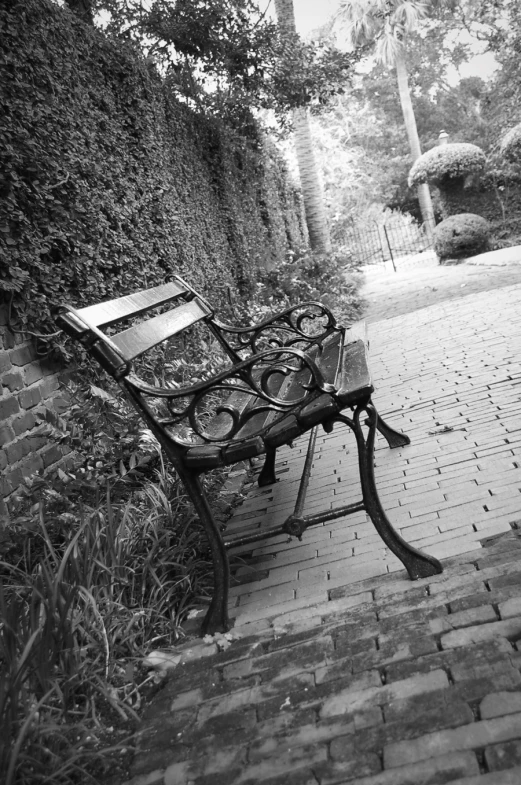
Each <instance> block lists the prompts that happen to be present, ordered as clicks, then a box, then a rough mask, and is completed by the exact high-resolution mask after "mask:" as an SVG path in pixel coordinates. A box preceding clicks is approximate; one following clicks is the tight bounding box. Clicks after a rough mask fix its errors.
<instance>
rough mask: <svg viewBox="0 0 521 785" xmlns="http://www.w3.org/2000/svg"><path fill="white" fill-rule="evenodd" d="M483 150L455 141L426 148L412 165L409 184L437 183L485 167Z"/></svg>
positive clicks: (478, 170)
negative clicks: (429, 148) (430, 148)
mask: <svg viewBox="0 0 521 785" xmlns="http://www.w3.org/2000/svg"><path fill="white" fill-rule="evenodd" d="M485 163H486V157H485V154H484V152H483V150H480V149H479V147H476V145H474V144H467V143H465V142H456V143H453V144H446V145H442V146H440V147H433V148H432V150H428V151H427V152H426V153H424V154H423V155H422V156H420V158H418V159H417V160H416V161H415V162H414V164H413V165H412V168H411V171H410V173H409V185H411V186H412V185H418V184H419V183H425V182H427V181H430V182H432V183H435V184H438V183H441V182H443V181H444V180H454V179H456V178H460V177H463V176H465V175H467V174H474V173H477V172H480V171H482V170H483V168H484V167H485Z"/></svg>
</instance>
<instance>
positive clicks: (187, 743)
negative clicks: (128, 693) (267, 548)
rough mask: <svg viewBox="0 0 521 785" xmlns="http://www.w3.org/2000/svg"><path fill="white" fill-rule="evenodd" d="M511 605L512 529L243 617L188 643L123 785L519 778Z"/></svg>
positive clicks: (520, 699) (150, 712)
mask: <svg viewBox="0 0 521 785" xmlns="http://www.w3.org/2000/svg"><path fill="white" fill-rule="evenodd" d="M520 609H521V541H520V540H519V539H518V536H517V535H516V533H514V532H510V533H507V534H505V535H500V536H499V538H496V539H495V540H493V541H492V542H489V543H488V544H486V547H483V548H482V549H481V550H479V551H474V552H473V553H471V554H466V555H464V556H458V557H457V558H454V557H453V558H452V559H449V560H447V561H446V562H445V571H444V573H443V574H442V575H439V576H435V577H433V578H428V579H423V580H420V581H417V582H415V583H413V582H411V581H409V580H407V579H405V577H404V575H400V574H390V575H387V576H385V577H383V578H379V579H378V580H377V581H374V580H372V579H366V580H364V581H358V582H356V583H353V584H352V585H351V586H349V587H344V588H341V589H340V588H339V589H337V590H334V591H333V592H331V598H330V600H329V601H328V602H324V603H322V604H320V605H314V606H310V607H308V608H302V609H300V610H299V611H298V612H292V613H287V614H285V615H283V616H279V617H278V618H272V619H271V620H269V621H268V620H264V621H263V622H262V623H259V622H257V623H256V624H250V625H246V626H244V627H242V628H240V629H239V634H240V635H242V637H239V636H237V638H236V639H234V640H233V641H232V643H231V645H230V646H229V648H227V649H225V650H221V651H219V646H218V645H217V644H216V643H204V642H197V641H196V642H194V641H193V642H191V643H188V644H184V645H183V646H182V647H179V648H178V649H176V652H175V654H176V656H175V657H174V658H173V659H172V662H171V664H172V666H174V665H175V667H172V668H171V669H170V670H169V671H167V673H168V674H169V676H167V677H165V678H164V682H163V687H162V689H161V690H160V691H159V693H158V694H157V695H156V696H155V699H154V700H153V701H152V703H151V704H150V705H149V707H148V709H147V710H146V712H145V715H144V717H143V720H142V724H141V728H140V731H139V734H138V748H137V752H136V755H135V760H134V765H133V770H132V780H131V782H132V785H256V784H257V783H262V785H341V783H345V784H346V785H347V784H349V785H442V783H448V782H450V783H452V785H519V782H521V673H520V668H521V652H520V651H519V649H518V644H517V641H520V640H521V620H520ZM247 628H248V629H247ZM178 660H181V662H178ZM165 664H168V662H166V663H165Z"/></svg>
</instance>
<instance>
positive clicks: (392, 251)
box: [345, 221, 432, 269]
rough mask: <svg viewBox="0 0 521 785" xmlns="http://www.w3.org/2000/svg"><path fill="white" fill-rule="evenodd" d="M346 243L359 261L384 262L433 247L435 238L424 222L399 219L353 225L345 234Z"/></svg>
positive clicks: (369, 262) (362, 263)
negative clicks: (427, 230) (418, 222)
mask: <svg viewBox="0 0 521 785" xmlns="http://www.w3.org/2000/svg"><path fill="white" fill-rule="evenodd" d="M345 242H346V245H347V246H348V247H349V249H350V251H351V253H352V254H353V256H354V258H355V261H357V262H358V264H361V265H366V264H380V263H383V262H387V261H391V262H392V264H393V267H394V268H395V269H396V264H395V262H396V260H397V259H398V258H399V257H402V256H408V255H411V254H416V253H420V252H421V251H426V250H428V249H430V248H432V240H431V238H430V237H429V236H428V234H427V233H426V232H425V230H424V228H423V226H421V225H420V224H417V223H414V222H411V223H402V224H400V223H397V222H395V221H389V222H386V223H383V224H378V223H376V222H375V223H374V224H372V225H371V224H369V225H364V226H360V225H358V226H356V225H353V226H352V227H351V228H350V229H349V230H348V231H347V232H346V237H345Z"/></svg>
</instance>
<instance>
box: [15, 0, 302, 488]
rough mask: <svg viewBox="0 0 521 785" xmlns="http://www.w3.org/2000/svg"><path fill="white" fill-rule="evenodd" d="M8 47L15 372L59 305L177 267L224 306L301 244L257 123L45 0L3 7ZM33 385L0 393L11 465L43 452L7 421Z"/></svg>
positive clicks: (102, 295)
mask: <svg viewBox="0 0 521 785" xmlns="http://www.w3.org/2000/svg"><path fill="white" fill-rule="evenodd" d="M0 38H1V41H2V44H1V47H0V69H1V77H0V326H1V329H0V342H1V345H0V353H1V356H2V358H3V365H2V367H4V369H5V372H6V373H8V374H12V372H13V363H12V360H13V358H11V359H10V354H11V353H13V352H16V351H19V349H20V347H22V346H23V347H24V348H27V346H28V340H29V339H30V334H29V333H33V334H34V333H52V332H53V331H54V330H55V326H54V323H53V319H52V310H53V307H54V306H55V305H57V304H59V303H60V302H63V301H69V302H72V303H73V304H78V305H87V304H89V303H91V302H95V301H97V300H101V299H108V298H111V297H114V296H117V295H119V294H125V293H127V292H129V291H132V290H134V289H136V288H142V287H144V286H151V285H154V284H156V283H160V282H163V281H164V280H165V278H166V277H167V276H168V275H169V274H170V273H172V272H175V273H178V274H180V275H182V276H183V277H185V278H186V279H187V280H188V281H189V282H191V283H192V284H193V285H194V286H195V287H196V288H199V289H202V290H203V292H204V293H206V294H207V296H208V298H209V299H210V301H211V302H212V303H213V304H215V305H216V306H218V307H219V306H221V307H222V306H225V304H226V303H227V302H228V287H229V288H230V289H231V290H232V292H234V294H235V295H237V294H239V295H240V296H247V294H248V291H249V290H250V287H251V286H252V284H253V281H254V278H255V270H256V269H257V268H258V267H259V266H265V267H272V266H275V265H276V264H277V262H278V261H279V260H281V259H282V258H283V257H284V255H285V252H286V251H287V249H288V248H290V247H293V246H297V245H299V244H300V245H301V244H303V242H304V239H305V237H304V228H303V227H304V222H303V214H302V207H301V202H300V197H299V195H298V193H297V192H296V190H295V189H294V187H293V186H292V185H291V184H290V182H289V180H288V178H287V176H286V171H285V168H284V165H283V164H282V162H281V160H280V159H279V157H278V155H277V152H276V150H275V149H274V147H273V145H271V144H270V142H269V140H267V139H266V138H265V137H264V136H263V135H262V134H261V132H259V131H257V130H255V128H254V127H253V125H252V127H251V128H250V129H249V132H248V134H247V135H243V136H241V135H239V134H237V133H235V132H234V131H232V130H231V129H228V128H226V127H224V126H223V125H222V124H221V123H220V122H219V121H217V120H214V119H208V118H205V117H202V116H200V115H197V114H196V113H194V112H192V111H190V110H189V109H188V108H187V107H186V106H183V105H180V104H179V103H177V102H176V101H175V100H174V99H172V98H171V97H170V96H169V94H168V90H167V89H166V88H165V86H164V84H163V83H162V81H161V79H160V77H159V76H158V74H157V72H156V71H155V69H154V66H153V64H152V63H150V62H147V61H146V60H145V59H144V58H143V57H142V56H141V55H140V54H139V52H138V51H136V49H135V48H134V47H133V46H132V45H131V44H129V43H120V42H115V41H111V40H109V39H107V38H106V37H105V36H104V35H103V34H102V33H100V32H99V31H97V30H95V29H93V28H91V27H88V26H86V25H84V24H83V23H82V22H81V21H80V20H79V19H78V18H77V17H75V16H74V15H73V14H72V13H70V12H69V11H68V10H67V9H66V8H61V7H59V6H57V5H54V4H53V3H51V2H49V0H24V2H23V3H20V2H18V0H4V1H3V2H2V4H1V5H0ZM2 298H3V299H2ZM7 323H8V324H7ZM9 325H10V326H11V327H12V328H13V329H9ZM16 331H20V332H16ZM59 341H60V339H59V338H58V342H59ZM54 343H56V341H54ZM6 353H7V354H6ZM28 353H30V354H31V355H32V354H34V342H33V348H32V349H30V350H29V349H28ZM7 355H9V356H7ZM14 359H16V357H14ZM35 359H36V358H35V357H33V356H31V362H34V361H35ZM39 362H40V361H39ZM43 362H44V364H45V361H43ZM44 370H45V369H44ZM42 373H43V371H42ZM1 375H2V370H1V368H0V376H1ZM42 378H47V376H46V375H45V374H44V376H42ZM28 380H30V384H31V385H34V384H39V383H40V382H39V380H37V379H34V378H33V376H32V375H30V376H28ZM3 381H5V380H3ZM22 382H23V379H18V377H17V380H16V384H15V385H14V387H13V384H14V382H13V379H11V377H9V384H4V383H3V382H2V386H1V387H0V411H2V412H4V415H7V417H8V419H7V420H6V419H5V416H4V422H3V423H0V426H2V425H3V431H2V434H3V436H2V439H1V440H0V449H1V448H4V450H3V453H2V454H0V464H1V465H3V467H4V468H5V465H6V463H8V464H12V461H10V460H8V458H9V455H8V454H7V447H9V448H10V453H11V454H12V455H13V456H15V455H16V456H17V457H18V460H22V458H23V459H24V460H26V459H27V460H28V458H29V457H32V458H34V455H33V456H27V455H25V456H23V455H22V453H23V451H22V450H21V449H17V450H14V449H13V443H14V442H13V437H14V440H15V442H16V443H17V440H20V439H21V438H22V434H17V433H15V430H14V428H13V427H12V425H13V423H11V421H10V419H9V418H11V417H14V418H19V417H22V416H23V415H24V412H25V408H24V407H23V405H22V403H21V402H20V400H19V398H20V394H21V393H22V392H23V388H18V389H17V386H16V385H20V384H22ZM24 384H25V383H24ZM46 384H47V386H48V387H49V389H50V387H51V386H52V384H51V382H50V381H47V382H46ZM15 397H16V401H15V400H14V398H15ZM33 397H34V396H33ZM41 399H42V400H44V397H43V395H42V396H41ZM35 400H36V399H35ZM35 405H36V404H35V403H33V406H35ZM29 420H30V422H31V423H32V422H33V420H32V419H30V418H29V419H28V418H26V422H29ZM18 430H19V428H18ZM5 440H7V442H6V441H5ZM24 449H25V450H26V451H27V450H29V447H28V446H26V448H24ZM6 456H7V458H6ZM33 464H34V460H33ZM17 468H19V467H18V464H17ZM16 476H17V477H18V476H19V474H17V475H16ZM9 488H12V486H9ZM5 490H7V486H6V488H5Z"/></svg>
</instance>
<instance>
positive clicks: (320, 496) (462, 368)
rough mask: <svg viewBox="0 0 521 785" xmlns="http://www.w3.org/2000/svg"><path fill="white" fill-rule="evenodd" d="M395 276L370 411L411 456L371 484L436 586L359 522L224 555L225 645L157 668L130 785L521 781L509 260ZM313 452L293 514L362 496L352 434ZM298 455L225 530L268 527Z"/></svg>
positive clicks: (382, 455)
mask: <svg viewBox="0 0 521 785" xmlns="http://www.w3.org/2000/svg"><path fill="white" fill-rule="evenodd" d="M393 276H394V277H390V273H389V274H387V273H383V274H382V271H380V275H378V273H376V272H374V271H373V272H371V273H370V274H369V275H368V277H367V286H366V296H367V297H368V300H369V302H370V305H369V308H368V313H367V317H368V321H370V323H371V324H370V340H371V350H370V356H371V367H372V370H373V374H374V378H375V384H376V393H375V395H374V402H375V404H376V406H377V408H378V409H379V411H380V412H381V414H382V415H384V416H385V418H386V419H387V420H389V422H390V423H391V424H392V425H393V426H394V427H397V428H399V429H402V430H403V431H405V432H406V433H408V435H409V436H410V437H411V440H412V444H411V445H410V446H408V447H406V448H401V449H396V450H392V451H390V450H389V449H388V448H387V445H386V444H385V442H384V441H383V440H381V442H379V444H378V449H377V453H376V470H375V471H376V478H377V485H378V488H379V490H380V495H381V498H382V502H383V504H384V507H385V509H386V510H387V512H388V514H389V518H390V519H391V521H392V523H393V525H394V526H395V527H396V528H397V530H398V531H399V532H400V533H401V534H402V536H403V537H404V538H405V539H406V540H407V541H408V542H410V543H411V544H413V545H415V546H416V547H419V548H422V549H423V550H425V551H426V552H428V553H430V554H433V555H434V556H437V557H438V558H440V559H442V561H443V563H444V567H445V571H444V573H443V575H441V576H437V577H436V578H431V579H424V580H422V581H419V582H415V583H412V582H410V581H409V580H407V578H406V574H405V572H404V570H403V568H402V565H401V563H400V562H399V561H398V560H397V559H396V558H395V557H394V556H393V555H392V554H390V553H389V552H388V550H387V548H385V546H384V545H383V543H382V542H381V540H380V539H379V538H378V536H377V535H376V534H375V532H374V529H373V527H372V524H371V523H370V522H369V521H368V520H367V519H366V516H365V513H357V514H355V515H353V516H350V517H349V518H347V519H344V520H337V521H332V522H331V523H329V524H324V525H321V526H319V527H316V528H314V529H310V530H308V532H306V534H305V535H304V537H303V541H302V542H299V541H298V540H293V541H292V542H290V543H287V542H285V541H284V540H285V539H287V538H282V537H281V538H278V539H275V540H271V541H270V542H269V544H267V545H265V546H262V547H257V548H255V547H253V546H248V547H243V548H242V549H239V552H238V554H237V558H236V560H235V563H236V566H238V569H237V577H238V579H239V580H240V581H241V583H239V584H238V585H235V586H234V587H233V588H232V590H231V593H232V602H231V605H232V607H231V609H230V611H231V615H232V616H233V617H234V619H235V627H234V629H233V631H232V641H231V642H230V641H229V640H227V639H225V638H220V639H216V640H215V641H211V642H209V643H201V642H194V641H192V642H189V643H187V644H185V645H184V646H183V647H180V648H178V649H176V651H175V652H173V653H172V655H171V656H170V657H168V656H167V657H166V660H165V665H168V664H170V665H171V666H172V669H171V671H170V673H171V677H170V678H169V679H168V680H165V687H164V689H163V690H162V691H161V692H160V693H159V695H158V696H157V698H156V699H155V700H154V701H153V702H152V704H151V706H150V707H149V709H148V712H147V715H146V717H145V720H144V723H143V726H142V729H141V735H140V739H139V748H138V752H137V754H136V758H135V763H134V768H133V780H132V782H133V785H155V783H158V784H159V783H161V785H188V783H193V785H206V783H208V785H209V783H212V785H219V783H223V785H224V783H226V785H234V784H235V783H250V785H253V784H254V783H263V785H266V784H267V783H270V785H276V783H282V782H284V785H291V784H292V783H294V784H295V785H309V784H310V783H313V785H317V783H318V785H333V783H352V785H427V784H428V785H436V784H437V783H440V784H441V783H446V782H452V783H454V785H509V784H510V783H511V784H512V785H513V784H514V783H515V784H516V785H519V783H520V782H521V675H520V672H519V669H520V668H521V661H520V656H521V655H520V654H519V652H518V650H517V645H516V641H517V640H521V619H520V611H521V561H520V557H521V553H520V548H521V543H520V542H519V540H518V539H517V532H518V527H519V528H521V468H520V467H521V310H520V307H519V301H520V298H521V267H520V268H519V270H518V268H517V265H515V263H513V264H510V265H508V266H505V267H502V266H501V265H492V264H490V263H489V264H487V265H486V266H484V265H481V264H465V265H458V266H455V267H446V268H445V267H434V266H432V265H431V266H429V265H425V269H423V270H422V272H420V270H416V269H413V270H408V271H406V270H402V271H399V272H398V273H393ZM516 276H517V277H516ZM399 277H401V278H402V284H401V286H400V287H397V290H396V291H393V296H390V295H391V289H393V287H396V286H397V282H398V279H399ZM449 279H450V281H451V284H450V287H449V289H448V290H447V289H446V286H447V280H449ZM432 281H434V283H432ZM407 282H408V283H407ZM485 282H486V284H487V287H486V288H487V290H485V291H483V287H484V285H485ZM463 283H464V284H465V286H462V284H463ZM512 284H513V285H512ZM492 286H495V287H496V288H491V287H492ZM426 287H430V289H428V288H426ZM457 287H459V292H458V289H457ZM467 287H468V288H467ZM462 290H466V291H469V292H470V291H472V294H471V296H463V297H462V296H461V293H462ZM441 291H446V295H444V296H443V297H442V295H441V293H440V294H438V293H439V292H441ZM397 292H400V296H399V297H398V294H397ZM455 296H457V299H454V297H455ZM438 297H442V301H441V302H437V299H438ZM429 298H431V299H429ZM432 298H434V304H431V303H432ZM448 298H449V299H448ZM418 304H420V310H413V311H412V312H407V311H410V310H411V308H415V307H417V306H418ZM422 306H426V307H422ZM375 320H376V321H375ZM319 441H320V444H319V445H318V452H317V454H316V460H315V464H314V470H313V474H312V481H311V484H310V489H309V492H308V499H309V503H308V504H307V510H312V509H313V508H318V507H321V508H323V507H324V506H327V505H328V504H331V505H332V506H336V505H337V504H339V503H340V504H342V503H347V502H348V501H353V500H356V499H358V498H359V497H360V494H359V491H358V489H357V484H358V483H357V467H356V450H355V449H354V444H353V438H352V437H351V435H350V433H348V432H347V429H341V428H340V427H338V426H337V427H336V428H335V431H334V432H333V434H331V435H328V436H322V437H320V439H319ZM304 450H305V444H301V443H297V445H296V446H295V448H294V449H293V450H289V449H287V450H284V451H281V453H280V456H279V462H278V466H279V477H280V480H279V482H278V483H277V484H276V485H275V486H274V487H272V488H267V489H263V490H259V489H257V488H256V486H255V485H254V484H252V486H251V487H250V488H249V490H248V493H247V497H246V500H245V502H244V503H243V505H242V506H241V507H240V508H239V509H238V510H237V511H236V513H235V515H234V517H233V519H232V521H231V522H230V524H229V528H230V529H231V530H233V531H234V532H237V531H241V530H250V529H251V528H252V527H253V528H262V527H263V526H266V525H270V526H271V525H274V524H276V523H277V522H279V521H280V522H282V521H283V520H284V518H285V517H286V516H287V515H288V514H289V513H290V512H291V511H292V508H293V503H294V498H295V492H296V487H297V484H298V477H299V467H300V465H301V463H302V461H303V453H304ZM219 650H221V651H220V653H219ZM201 657H202V658H203V659H199V658H201ZM174 666H175V667H174Z"/></svg>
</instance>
